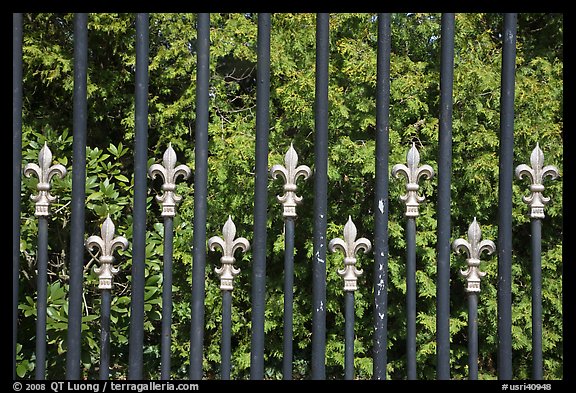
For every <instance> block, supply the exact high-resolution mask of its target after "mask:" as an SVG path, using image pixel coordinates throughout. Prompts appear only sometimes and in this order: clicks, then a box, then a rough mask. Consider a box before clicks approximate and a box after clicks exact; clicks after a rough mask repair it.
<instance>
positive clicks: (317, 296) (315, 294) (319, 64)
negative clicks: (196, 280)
mask: <svg viewBox="0 0 576 393" xmlns="http://www.w3.org/2000/svg"><path fill="white" fill-rule="evenodd" d="M328 56H329V15H328V14H325V13H322V14H317V15H316V82H315V83H316V91H315V97H316V98H315V101H316V102H315V105H316V107H315V114H314V116H315V134H314V135H315V136H314V213H313V214H314V246H313V252H314V255H313V260H312V280H313V281H312V379H325V378H326V366H325V357H326V229H327V222H328V217H327V213H328V208H327V205H328Z"/></svg>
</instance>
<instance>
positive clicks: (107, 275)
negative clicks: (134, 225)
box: [86, 215, 128, 289]
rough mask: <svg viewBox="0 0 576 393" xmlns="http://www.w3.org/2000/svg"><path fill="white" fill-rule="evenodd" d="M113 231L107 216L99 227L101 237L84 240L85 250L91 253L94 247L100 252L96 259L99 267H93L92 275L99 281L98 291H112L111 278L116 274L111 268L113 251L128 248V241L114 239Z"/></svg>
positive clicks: (119, 237)
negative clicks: (94, 274)
mask: <svg viewBox="0 0 576 393" xmlns="http://www.w3.org/2000/svg"><path fill="white" fill-rule="evenodd" d="M115 229H116V228H115V227H114V223H113V222H112V220H111V219H110V215H108V217H106V220H104V223H103V224H102V226H101V227H100V232H101V235H102V236H96V235H94V236H90V237H89V238H88V239H86V248H87V249H88V250H89V251H92V250H93V249H94V247H96V248H99V249H100V251H101V253H100V256H99V257H98V261H99V262H100V266H99V267H98V266H95V267H94V273H96V274H97V275H98V279H99V284H98V289H112V280H113V277H114V275H116V274H117V273H118V269H117V268H115V267H114V266H112V263H113V262H114V255H113V253H114V249H116V248H121V249H122V250H125V249H126V248H127V247H128V240H126V238H125V237H123V236H118V237H114V231H115Z"/></svg>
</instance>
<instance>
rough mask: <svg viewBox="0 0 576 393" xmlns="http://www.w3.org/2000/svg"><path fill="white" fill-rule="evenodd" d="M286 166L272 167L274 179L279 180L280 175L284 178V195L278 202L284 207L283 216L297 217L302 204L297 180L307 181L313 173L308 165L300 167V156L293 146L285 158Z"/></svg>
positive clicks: (277, 165) (271, 171) (271, 172)
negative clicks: (298, 208)
mask: <svg viewBox="0 0 576 393" xmlns="http://www.w3.org/2000/svg"><path fill="white" fill-rule="evenodd" d="M284 164H285V166H283V165H279V164H276V165H274V166H272V168H270V174H271V175H272V178H273V179H276V178H278V175H281V176H282V177H283V178H284V182H285V183H284V195H282V196H278V201H279V202H280V203H282V205H283V206H284V213H283V216H284V217H296V205H297V204H299V203H301V202H302V197H301V196H298V195H296V190H297V186H296V180H297V179H298V178H299V177H303V178H304V180H306V179H308V178H309V177H310V175H311V173H312V172H311V170H310V168H309V167H307V166H306V165H300V166H298V154H296V150H294V146H292V144H290V148H289V149H288V151H287V152H286V155H285V156H284Z"/></svg>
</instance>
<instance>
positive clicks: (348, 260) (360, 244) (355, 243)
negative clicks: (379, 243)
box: [328, 216, 372, 291]
mask: <svg viewBox="0 0 576 393" xmlns="http://www.w3.org/2000/svg"><path fill="white" fill-rule="evenodd" d="M356 234H357V231H356V225H354V223H353V222H352V218H351V217H350V216H348V222H347V223H346V225H344V240H342V239H340V238H339V237H337V238H336V239H332V240H330V243H329V244H328V248H329V249H330V251H332V252H336V250H338V249H339V250H341V251H342V252H343V253H344V269H339V270H338V274H339V275H340V276H341V277H343V278H344V290H345V291H355V290H356V289H358V287H357V285H356V283H357V280H358V277H360V276H361V275H362V269H360V270H358V269H356V253H357V252H358V251H360V250H364V253H365V254H366V253H367V252H369V251H370V249H371V248H372V244H371V243H370V240H368V239H366V238H364V237H361V238H360V239H358V240H356Z"/></svg>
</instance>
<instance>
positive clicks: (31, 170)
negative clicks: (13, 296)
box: [24, 143, 66, 380]
mask: <svg viewBox="0 0 576 393" xmlns="http://www.w3.org/2000/svg"><path fill="white" fill-rule="evenodd" d="M38 163H39V165H36V164H34V163H29V164H27V165H26V167H24V175H26V176H27V177H30V176H32V174H36V176H38V184H37V186H36V188H37V190H38V194H37V195H33V196H31V199H32V200H33V201H34V202H36V211H35V213H34V215H35V216H36V217H38V262H37V263H38V265H37V293H38V295H37V296H38V297H37V299H36V304H37V308H36V369H35V378H36V379H38V380H43V379H45V378H46V311H47V304H46V302H47V288H46V287H47V285H48V216H49V215H50V203H51V202H53V201H54V200H55V199H56V197H54V196H52V195H50V179H51V178H52V177H53V176H54V175H58V176H59V177H60V178H63V177H64V176H65V175H66V168H64V166H63V165H60V164H55V165H52V166H51V165H50V164H51V163H52V152H51V151H50V149H49V148H48V145H47V144H46V143H44V146H43V147H42V149H40V154H39V155H38Z"/></svg>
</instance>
